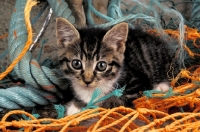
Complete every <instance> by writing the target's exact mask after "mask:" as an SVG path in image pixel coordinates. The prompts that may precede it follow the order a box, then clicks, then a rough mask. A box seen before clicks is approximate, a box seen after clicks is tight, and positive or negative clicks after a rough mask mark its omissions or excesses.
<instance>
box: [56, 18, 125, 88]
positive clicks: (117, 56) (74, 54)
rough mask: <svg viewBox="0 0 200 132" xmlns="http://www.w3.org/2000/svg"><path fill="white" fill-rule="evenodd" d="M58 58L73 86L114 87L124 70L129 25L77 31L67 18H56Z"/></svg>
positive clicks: (121, 24) (123, 24)
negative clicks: (108, 28)
mask: <svg viewBox="0 0 200 132" xmlns="http://www.w3.org/2000/svg"><path fill="white" fill-rule="evenodd" d="M56 30H57V31H56V35H57V41H58V42H57V44H58V47H59V50H58V57H59V61H60V65H61V68H62V70H63V71H64V73H65V76H66V78H68V79H69V80H71V81H72V85H73V87H79V88H82V89H88V90H89V89H93V90H94V89H95V88H97V87H99V88H104V89H107V90H104V92H106V91H107V92H109V91H110V90H112V89H111V88H112V86H113V84H114V83H116V81H117V79H118V77H119V75H120V73H121V69H122V65H123V60H124V52H125V42H126V39H127V35H128V24H126V23H120V24H118V25H116V26H114V27H113V28H111V29H110V30H108V31H107V30H104V29H97V28H85V29H80V30H76V29H75V27H74V26H73V25H72V24H70V23H69V22H68V21H67V20H65V19H63V18H57V20H56Z"/></svg>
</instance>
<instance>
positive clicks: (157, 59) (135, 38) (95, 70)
mask: <svg viewBox="0 0 200 132" xmlns="http://www.w3.org/2000/svg"><path fill="white" fill-rule="evenodd" d="M56 30H57V31H56V35H57V40H58V47H59V50H58V51H59V52H58V57H59V61H60V66H61V69H62V70H63V72H64V74H65V77H66V78H67V79H69V80H70V81H71V83H72V90H73V94H74V98H73V100H72V101H71V102H69V103H68V104H67V106H66V114H67V115H71V114H74V113H77V112H79V111H80V109H81V108H82V107H85V106H86V104H87V103H88V102H89V101H90V99H91V96H92V93H93V92H94V90H95V89H96V88H100V89H101V91H102V96H104V95H106V94H108V93H109V92H111V91H112V90H114V89H115V88H116V85H119V86H121V87H122V86H125V85H126V88H125V90H124V92H123V95H122V96H121V97H120V98H117V97H111V98H110V99H108V100H106V101H104V102H102V103H99V104H98V105H99V106H101V107H105V108H112V107H116V106H119V105H125V106H132V101H133V100H134V99H135V98H137V97H138V93H139V92H140V91H144V90H150V89H157V90H162V91H167V90H168V89H169V81H168V80H167V72H168V71H169V69H170V64H171V62H172V58H171V56H170V55H169V53H168V50H167V49H166V44H165V42H164V41H163V40H161V39H160V38H158V37H155V36H153V35H151V34H148V33H146V32H143V31H141V30H140V29H130V28H128V24H127V23H120V24H117V25H115V26H114V27H112V28H111V29H110V30H107V29H102V28H94V27H90V28H82V29H75V27H74V26H73V25H72V24H70V23H69V22H68V21H67V20H65V19H63V18H57V20H56Z"/></svg>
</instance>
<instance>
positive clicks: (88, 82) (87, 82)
mask: <svg viewBox="0 0 200 132" xmlns="http://www.w3.org/2000/svg"><path fill="white" fill-rule="evenodd" d="M84 82H85V84H87V85H89V84H90V83H91V82H92V81H84Z"/></svg>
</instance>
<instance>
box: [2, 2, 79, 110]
mask: <svg viewBox="0 0 200 132" xmlns="http://www.w3.org/2000/svg"><path fill="white" fill-rule="evenodd" d="M26 2H27V1H26V0H16V3H15V9H16V12H13V13H12V16H11V20H10V26H9V33H8V51H9V56H10V60H11V61H13V60H14V59H15V58H16V57H17V56H18V55H19V54H20V53H21V51H22V49H23V47H24V45H25V43H26V41H27V30H26V25H25V22H24V8H25V5H26ZM48 3H49V5H50V6H51V8H52V9H53V11H54V14H55V15H56V16H61V17H64V18H66V19H68V20H69V21H71V22H72V23H74V22H75V19H74V17H73V16H72V15H71V10H70V9H69V8H68V5H67V3H66V2H64V0H60V2H58V1H56V0H54V1H53V0H48ZM44 8H46V6H45V7H44ZM43 11H44V10H42V11H41V12H40V13H39V14H38V15H37V17H36V18H35V19H34V20H33V21H32V22H33V23H34V22H35V21H36V20H37V19H38V17H39V16H40V15H41V14H42V12H43ZM13 31H16V32H17V35H18V36H17V37H16V38H15V37H14V35H13ZM44 43H45V41H43V42H42V45H43V44H44ZM41 51H42V49H41ZM40 56H41V54H39V55H38V60H39V59H40ZM38 66H39V67H38ZM14 71H15V72H16V75H17V76H18V77H19V78H21V79H24V80H25V82H26V83H25V85H24V86H17V87H11V88H7V89H0V108H7V109H20V108H22V107H35V106H36V105H37V104H39V105H47V104H49V102H52V103H55V102H56V101H57V97H59V98H63V97H62V94H61V93H60V92H58V91H57V88H56V86H58V87H60V89H62V90H64V89H67V88H69V85H66V84H65V83H66V82H67V81H66V80H65V79H63V78H61V77H59V76H61V75H59V74H58V73H59V72H58V71H57V70H56V69H55V70H54V69H49V68H48V67H45V66H40V65H39V63H38V61H37V60H36V59H32V55H31V52H27V53H26V54H25V56H24V57H23V59H22V60H21V61H20V62H19V63H18V64H17V65H16V66H15V68H14ZM24 87H27V88H26V89H25V88H24ZM56 96H57V97H56Z"/></svg>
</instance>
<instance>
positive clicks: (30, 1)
mask: <svg viewBox="0 0 200 132" xmlns="http://www.w3.org/2000/svg"><path fill="white" fill-rule="evenodd" d="M36 4H37V2H36V1H33V0H28V1H27V3H26V6H25V9H24V16H25V23H26V27H27V32H28V40H27V42H26V44H25V47H24V48H23V50H22V52H21V53H20V54H19V56H18V57H17V58H16V59H15V60H14V61H13V62H12V63H11V64H10V66H9V67H8V68H7V69H6V70H5V71H4V72H3V73H1V74H0V80H2V79H3V78H4V77H5V76H6V75H7V74H8V73H10V72H11V71H12V70H13V68H14V67H15V65H16V64H17V63H18V62H19V61H20V60H21V59H22V57H23V56H24V55H25V54H26V52H27V51H28V49H29V47H30V45H31V44H32V27H31V23H30V11H31V8H32V7H33V6H34V5H36ZM14 34H15V35H17V33H16V32H15V31H14Z"/></svg>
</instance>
